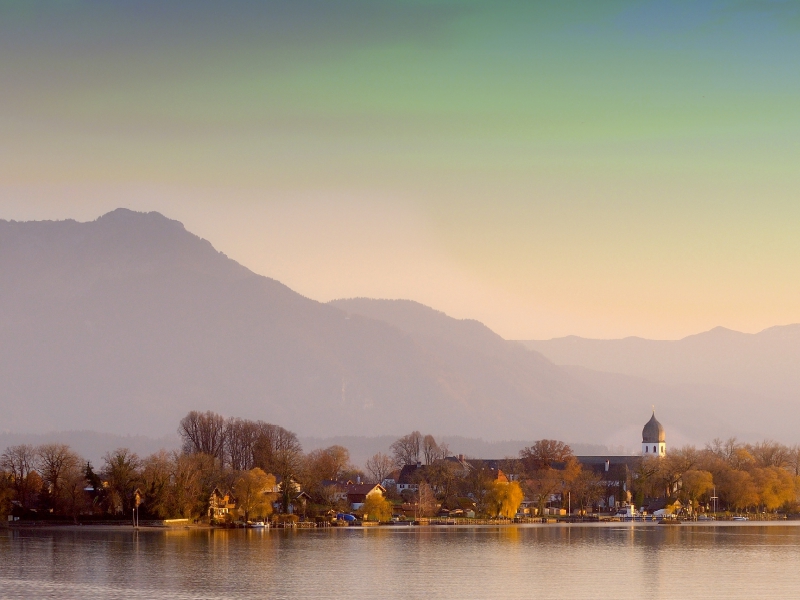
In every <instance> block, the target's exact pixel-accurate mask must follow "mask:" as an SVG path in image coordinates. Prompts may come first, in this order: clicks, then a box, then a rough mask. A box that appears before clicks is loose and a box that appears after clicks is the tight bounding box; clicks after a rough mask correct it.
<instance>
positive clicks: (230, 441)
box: [225, 418, 258, 471]
mask: <svg viewBox="0 0 800 600" xmlns="http://www.w3.org/2000/svg"><path fill="white" fill-rule="evenodd" d="M257 434H258V424H257V423H254V422H253V421H248V420H247V419H238V418H230V419H228V422H227V423H226V424H225V450H226V457H227V458H226V461H225V462H226V464H227V465H229V466H230V468H231V469H233V470H234V471H248V470H250V469H252V468H253V447H254V445H255V442H256V437H257Z"/></svg>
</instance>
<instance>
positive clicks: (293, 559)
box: [0, 523, 800, 600]
mask: <svg viewBox="0 0 800 600" xmlns="http://www.w3.org/2000/svg"><path fill="white" fill-rule="evenodd" d="M798 560H800V528H798V527H795V526H792V525H779V526H775V525H773V526H764V525H759V524H757V523H752V524H746V525H740V526H730V525H728V526H726V525H717V526H692V525H685V524H684V525H681V526H659V525H636V526H633V525H628V524H613V525H601V526H567V527H561V526H557V527H555V526H522V527H474V528H411V527H407V528H406V527H398V528H380V529H362V528H348V529H327V530H314V531H291V530H272V531H263V532H258V531H241V530H236V531H224V530H201V531H198V530H195V531H166V532H165V531H141V532H140V533H138V534H136V533H134V532H131V531H99V530H98V531H92V530H91V529H88V528H87V530H84V531H66V530H62V531H58V530H47V531H46V530H16V531H5V532H3V533H2V534H0V597H2V598H34V597H35V598H56V597H57V598H63V599H66V600H69V599H71V598H86V597H101V598H110V599H114V598H127V599H137V598H158V599H160V598H165V599H166V598H181V599H182V598H203V599H206V598H207V599H217V598H334V599H335V598H353V597H359V598H365V599H369V598H387V597H388V598H399V597H402V598H482V599H483V598H486V599H491V598H503V599H514V598H537V599H546V598H554V599H555V598H558V599H565V598H597V597H605V598H615V599H626V598H631V599H634V598H635V599H637V600H638V599H640V598H648V599H659V598H664V599H667V598H675V597H681V598H712V599H713V598H726V599H735V598H754V597H761V598H768V597H774V598H777V597H783V598H787V597H792V596H793V595H795V594H796V593H797V590H798V589H800V571H798V570H797V568H796V567H797V564H798Z"/></svg>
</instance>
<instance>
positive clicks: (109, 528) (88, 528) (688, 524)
mask: <svg viewBox="0 0 800 600" xmlns="http://www.w3.org/2000/svg"><path fill="white" fill-rule="evenodd" d="M574 527H578V528H626V529H628V528H630V529H633V528H641V527H654V528H663V529H675V528H681V529H685V528H689V529H697V528H703V529H708V528H720V527H728V528H730V527H745V528H753V527H800V521H798V520H791V521H790V520H785V521H704V522H697V521H685V522H682V523H657V522H652V521H649V522H642V521H603V522H599V523H564V522H562V523H497V524H484V525H469V524H464V525H459V524H456V525H394V524H392V525H377V526H371V527H361V526H357V525H356V526H350V527H285V528H284V527H268V528H265V529H245V528H227V527H211V526H209V525H189V526H184V527H158V526H139V527H133V525H107V524H101V525H92V524H86V525H82V524H78V525H74V524H64V525H55V524H53V525H50V524H48V525H34V524H30V525H16V524H15V525H9V526H8V527H3V528H0V532H2V531H45V532H53V531H68V532H97V531H100V532H125V533H137V532H147V533H157V532H161V533H175V532H182V533H188V532H194V531H215V532H216V531H220V532H232V531H235V532H257V533H259V534H262V533H264V532H268V531H280V532H284V531H329V530H332V531H358V530H360V531H365V530H390V531H398V530H400V531H430V530H447V529H455V530H464V529H507V528H535V529H546V528H558V529H562V528H574Z"/></svg>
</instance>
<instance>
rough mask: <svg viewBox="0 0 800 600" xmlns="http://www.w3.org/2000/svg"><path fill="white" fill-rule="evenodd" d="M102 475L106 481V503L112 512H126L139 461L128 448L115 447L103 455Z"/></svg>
mask: <svg viewBox="0 0 800 600" xmlns="http://www.w3.org/2000/svg"><path fill="white" fill-rule="evenodd" d="M103 462H104V463H105V464H104V466H103V477H104V478H105V479H106V481H107V482H108V489H107V492H108V498H107V499H108V505H109V508H110V509H111V511H112V512H116V513H119V512H122V513H123V514H126V513H127V512H128V511H129V510H130V509H131V507H132V500H133V491H134V489H135V488H136V484H137V481H138V478H139V468H140V466H141V461H140V460H139V457H138V456H137V455H136V453H134V452H131V451H130V450H128V448H117V449H116V450H114V451H113V452H106V454H105V455H104V456H103Z"/></svg>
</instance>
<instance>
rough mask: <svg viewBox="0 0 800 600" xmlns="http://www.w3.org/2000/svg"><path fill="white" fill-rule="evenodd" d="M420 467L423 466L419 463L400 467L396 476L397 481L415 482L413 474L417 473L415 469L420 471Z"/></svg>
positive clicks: (403, 482)
mask: <svg viewBox="0 0 800 600" xmlns="http://www.w3.org/2000/svg"><path fill="white" fill-rule="evenodd" d="M422 469H423V467H422V466H421V465H406V466H404V467H403V468H402V469H400V475H399V476H398V477H397V483H402V484H409V483H416V481H415V480H414V475H415V474H416V473H417V471H421V470H422Z"/></svg>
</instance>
